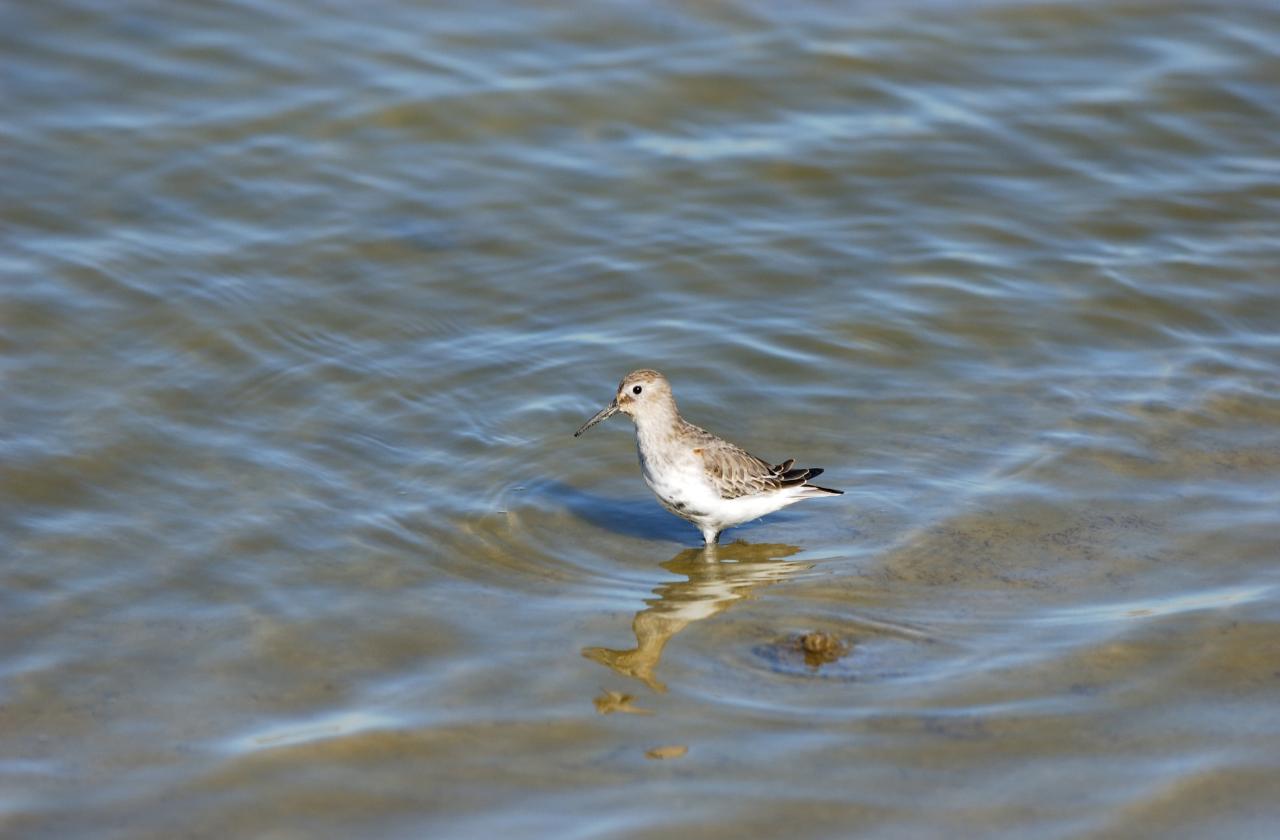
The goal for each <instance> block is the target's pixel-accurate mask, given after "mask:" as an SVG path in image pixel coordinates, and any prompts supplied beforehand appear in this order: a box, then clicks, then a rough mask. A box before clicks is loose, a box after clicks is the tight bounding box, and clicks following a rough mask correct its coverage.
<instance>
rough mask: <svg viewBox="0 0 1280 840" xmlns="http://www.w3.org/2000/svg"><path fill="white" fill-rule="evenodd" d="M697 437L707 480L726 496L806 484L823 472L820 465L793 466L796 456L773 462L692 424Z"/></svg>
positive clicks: (723, 496)
mask: <svg viewBox="0 0 1280 840" xmlns="http://www.w3.org/2000/svg"><path fill="white" fill-rule="evenodd" d="M690 427H691V428H690V429H689V430H688V431H689V432H690V433H692V434H693V436H694V437H695V438H696V440H695V447H694V451H695V452H697V453H698V455H699V457H701V458H702V463H703V468H704V469H705V470H706V475H707V480H708V481H710V482H711V486H712V487H714V488H715V489H716V492H718V493H719V494H720V498H722V499H737V498H739V497H741V496H751V495H755V494H758V493H769V492H773V491H776V490H781V489H782V488H784V487H793V486H796V485H799V484H804V483H805V482H806V481H808V480H809V479H811V478H813V477H814V476H816V475H818V474H820V473H821V472H822V470H821V469H819V468H817V467H801V468H799V469H792V465H793V464H795V460H794V459H792V460H787V461H783V462H782V463H781V464H775V465H770V464H769V462H768V461H762V460H761V459H759V458H757V457H756V456H754V455H752V454H751V453H750V452H747V451H746V450H745V449H742V448H740V447H737V446H734V445H733V444H732V443H729V441H727V440H721V439H720V438H718V437H716V436H715V435H713V434H711V433H710V432H708V431H706V430H705V429H699V428H698V427H697V426H693V425H692V424H690Z"/></svg>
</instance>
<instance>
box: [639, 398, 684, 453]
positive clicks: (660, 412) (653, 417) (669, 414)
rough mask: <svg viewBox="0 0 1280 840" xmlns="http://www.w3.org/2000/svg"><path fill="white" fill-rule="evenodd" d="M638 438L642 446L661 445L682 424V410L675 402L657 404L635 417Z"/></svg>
mask: <svg viewBox="0 0 1280 840" xmlns="http://www.w3.org/2000/svg"><path fill="white" fill-rule="evenodd" d="M635 421H636V439H637V440H638V441H639V442H640V445H641V446H648V445H653V444H658V445H661V444H662V442H664V441H666V440H669V439H670V438H671V437H672V436H673V435H674V434H675V433H676V429H677V428H678V427H679V425H680V422H681V421H680V412H679V411H677V410H676V407H675V404H674V403H672V404H671V405H669V406H668V405H663V406H655V407H654V408H652V409H650V410H649V411H646V412H645V413H644V414H643V415H639V416H637V417H636V418H635Z"/></svg>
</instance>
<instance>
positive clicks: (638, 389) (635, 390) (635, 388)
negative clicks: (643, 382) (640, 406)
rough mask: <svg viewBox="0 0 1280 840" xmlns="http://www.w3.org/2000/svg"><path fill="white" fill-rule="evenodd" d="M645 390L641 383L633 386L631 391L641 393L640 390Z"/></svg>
mask: <svg viewBox="0 0 1280 840" xmlns="http://www.w3.org/2000/svg"><path fill="white" fill-rule="evenodd" d="M643 390H644V389H643V388H641V387H640V386H639V385H637V386H636V387H634V388H632V389H631V393H633V394H638V393H640V392H641V391H643Z"/></svg>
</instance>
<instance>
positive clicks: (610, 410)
mask: <svg viewBox="0 0 1280 840" xmlns="http://www.w3.org/2000/svg"><path fill="white" fill-rule="evenodd" d="M617 413H618V400H617V399H614V400H612V401H610V403H609V404H608V405H606V406H605V407H604V408H602V409H600V410H599V411H598V412H596V416H595V417H592V418H591V419H590V420H588V421H587V422H585V423H583V424H582V428H581V429H578V431H576V432H574V433H573V436H574V437H578V436H579V435H581V434H582V433H583V432H585V431H586V430H587V429H590V428H591V427H592V426H594V425H595V424H597V423H599V422H600V421H601V420H608V419H609V418H610V417H612V416H613V415H615V414H617Z"/></svg>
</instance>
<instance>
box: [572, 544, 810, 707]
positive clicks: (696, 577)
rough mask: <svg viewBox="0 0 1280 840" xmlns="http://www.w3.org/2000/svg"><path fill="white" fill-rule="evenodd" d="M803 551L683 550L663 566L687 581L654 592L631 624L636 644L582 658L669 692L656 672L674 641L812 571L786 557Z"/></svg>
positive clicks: (586, 652) (765, 547)
mask: <svg viewBox="0 0 1280 840" xmlns="http://www.w3.org/2000/svg"><path fill="white" fill-rule="evenodd" d="M799 550H800V549H799V548H797V547H795V546H791V545H770V544H760V545H748V544H746V543H741V542H739V543H733V544H731V545H722V546H718V547H717V546H714V545H712V546H707V547H706V548H691V549H688V550H687V551H682V552H680V553H679V554H677V555H676V556H675V557H673V558H672V559H670V560H668V561H667V562H666V563H663V564H662V568H664V569H666V570H667V571H670V572H673V573H675V574H677V575H683V576H684V577H685V578H686V579H685V580H681V581H675V582H673V583H666V584H663V585H662V586H659V587H658V588H657V589H655V590H653V592H654V594H655V595H657V596H658V597H657V598H651V599H648V600H646V601H645V603H646V604H648V607H647V608H646V609H643V610H641V611H640V612H638V613H636V617H635V619H634V620H633V621H632V622H631V629H632V630H633V631H634V632H635V634H636V646H635V647H634V648H632V649H630V650H615V649H613V648H603V647H588V648H584V649H583V651H582V655H583V656H585V657H587V658H588V659H593V660H595V661H596V662H599V663H601V664H602V665H607V666H609V667H610V668H612V669H613V670H614V671H616V672H617V673H619V674H621V675H622V676H624V677H631V678H633V679H637V680H640V681H641V682H643V683H644V684H645V685H647V686H648V687H649V688H650V689H652V690H653V691H656V692H659V693H662V692H665V691H666V690H667V687H666V685H664V684H663V683H662V682H660V681H659V680H658V679H657V677H655V676H654V672H655V671H656V670H657V668H658V663H659V661H660V660H661V659H662V651H663V649H664V648H665V647H666V646H667V642H669V641H670V640H671V637H672V636H674V635H675V634H677V633H679V632H680V631H681V630H683V629H684V628H685V627H687V626H688V625H690V624H692V623H693V622H695V621H701V620H703V619H704V618H711V617H712V616H714V615H719V614H720V613H722V612H724V611H725V610H727V609H728V608H729V607H731V606H732V605H733V604H735V603H737V602H738V601H741V600H744V599H746V598H749V597H751V594H752V592H754V591H755V590H756V589H759V588H761V587H764V586H769V585H772V584H775V583H778V582H779V581H781V580H784V579H786V578H787V577H789V576H791V575H793V574H795V573H796V572H800V571H803V570H805V569H809V568H812V564H809V563H794V562H791V561H788V560H785V559H784V558H786V557H790V556H791V555H792V554H795V553H796V552H798V551H799Z"/></svg>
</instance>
